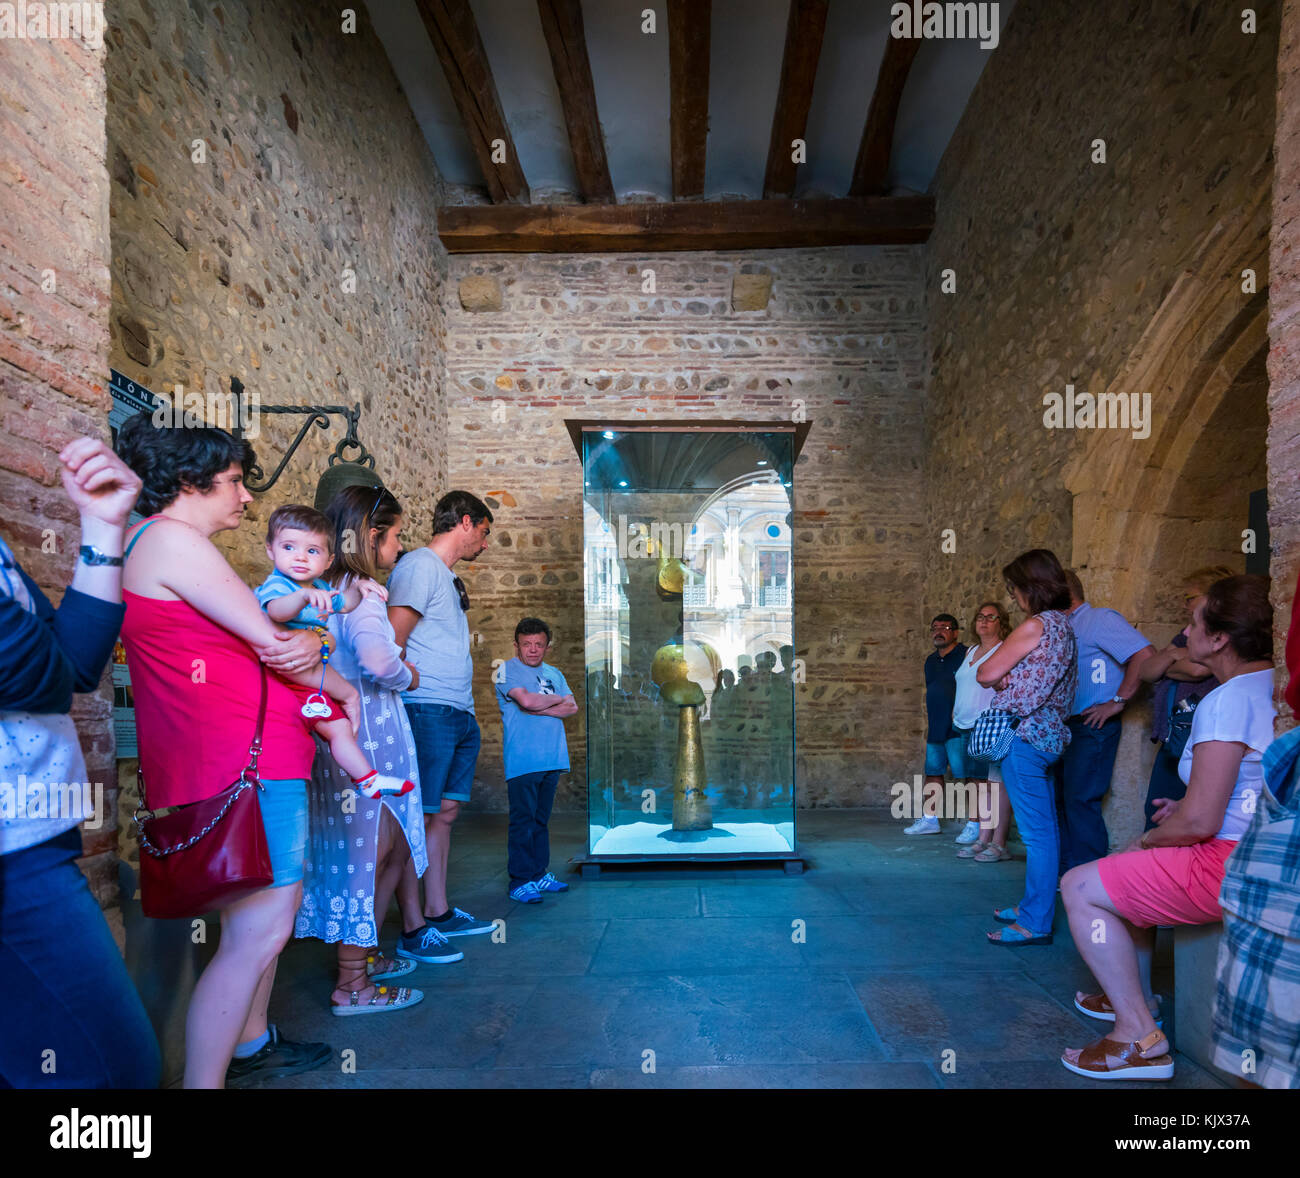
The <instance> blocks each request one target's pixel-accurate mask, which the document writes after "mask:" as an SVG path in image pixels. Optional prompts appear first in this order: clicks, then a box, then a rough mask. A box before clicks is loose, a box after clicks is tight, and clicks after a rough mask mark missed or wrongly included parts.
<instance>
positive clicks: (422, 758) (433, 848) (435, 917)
mask: <svg viewBox="0 0 1300 1178" xmlns="http://www.w3.org/2000/svg"><path fill="white" fill-rule="evenodd" d="M491 524H492V513H491V512H490V511H489V510H488V509H487V507H486V505H485V504H484V503H483V502H482V501H481V500H479V499H478V498H476V497H475V496H473V495H471V494H470V493H469V492H468V491H449V492H448V493H447V494H446V495H444V496H443V497H442V498H441V499H439V500H438V503H437V505H436V506H435V507H434V509H433V539H432V540H430V541H429V543H428V544H427V545H425V547H423V548H418V549H416V550H415V551H414V552H408V553H407V554H406V555H405V556H403V557H402V559H401V560H399V561H398V562H397V567H396V568H394V569H393V573H392V576H390V577H389V579H388V620H389V621H390V622H391V623H392V625H393V631H394V634H395V636H396V641H397V644H398V645H399V646H405V647H406V661H407V662H408V663H410V664H411V665H412V667H413V668H414V669H415V672H416V678H415V679H414V680H413V681H412V684H411V686H410V688H408V689H407V690H406V691H405V692H404V693H403V695H402V701H403V703H404V704H405V706H406V714H407V718H408V719H409V720H410V723H411V734H412V736H414V738H415V751H416V758H417V760H418V762H419V766H420V792H421V796H422V798H423V802H424V830H425V837H426V842H427V844H428V848H429V869H428V871H427V872H425V875H424V881H425V882H424V915H425V918H426V920H427V921H428V923H427V924H426V925H425V926H424V927H423V928H419V929H407V928H403V929H402V937H401V940H399V941H398V944H397V953H398V956H399V957H406V958H409V959H411V960H414V961H425V962H434V963H443V962H449V961H459V960H460V958H461V957H462V956H463V954H462V953H460V952H459V951H455V950H451V949H450V947H449V946H448V943H447V940H446V938H447V937H463V936H472V935H474V934H478V933H486V932H490V931H491V929H492V922H491V921H487V920H476V919H475V918H474V917H473V916H471V915H470V914H469V913H468V912H465V911H464V910H463V909H460V908H454V907H452V905H451V904H450V903H449V902H448V900H447V857H448V854H449V852H450V850H451V828H452V824H453V823H454V822H455V821H456V816H457V813H458V812H459V810H460V804H461V802H468V801H469V795H470V787H471V786H472V785H473V784H474V767H475V765H476V764H477V762H478V751H479V727H478V721H477V720H476V719H475V716H474V682H473V681H474V660H473V658H472V657H471V655H470V635H469V621H468V619H467V618H466V616H465V615H466V611H467V610H468V609H469V594H468V593H467V592H466V590H465V586H464V584H463V583H462V581H461V579H460V578H459V577H458V576H456V575H455V574H454V573H453V572H452V568H453V567H454V566H455V564H456V563H457V562H458V561H462V560H464V561H473V560H477V559H478V557H479V556H480V555H481V554H482V553H483V550H484V549H486V548H487V545H488V536H489V534H490V533H491V531H492V527H491ZM413 883H414V875H413V873H411V872H408V878H406V879H404V880H403V885H402V886H403V888H407V887H411V886H412V885H413ZM415 886H418V885H415Z"/></svg>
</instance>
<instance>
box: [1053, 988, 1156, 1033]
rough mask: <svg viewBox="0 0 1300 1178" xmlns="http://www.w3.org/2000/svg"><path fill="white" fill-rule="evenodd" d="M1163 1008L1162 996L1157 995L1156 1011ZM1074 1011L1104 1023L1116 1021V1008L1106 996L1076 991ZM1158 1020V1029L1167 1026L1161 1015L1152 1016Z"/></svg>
mask: <svg viewBox="0 0 1300 1178" xmlns="http://www.w3.org/2000/svg"><path fill="white" fill-rule="evenodd" d="M1160 1006H1161V1000H1160V995H1159V994H1157V995H1156V1010H1159V1009H1160ZM1074 1009H1075V1010H1077V1011H1078V1012H1079V1013H1080V1014H1086V1015H1087V1016H1088V1017H1089V1018H1095V1019H1100V1020H1101V1021H1102V1022H1103V1023H1113V1022H1114V1021H1115V1008H1114V1007H1113V1006H1112V1005H1111V1004H1110V999H1109V998H1107V997H1106V995H1105V994H1084V993H1083V992H1082V991H1079V990H1076V991H1075V994H1074ZM1151 1017H1152V1018H1154V1019H1155V1020H1156V1026H1157V1027H1163V1026H1164V1025H1165V1021H1164V1019H1162V1018H1161V1017H1160V1016H1159V1014H1152V1016H1151Z"/></svg>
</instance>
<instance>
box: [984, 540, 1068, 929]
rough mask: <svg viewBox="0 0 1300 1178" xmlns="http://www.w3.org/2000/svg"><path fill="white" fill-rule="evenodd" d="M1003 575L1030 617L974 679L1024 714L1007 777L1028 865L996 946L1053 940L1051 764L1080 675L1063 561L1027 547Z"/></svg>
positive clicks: (1004, 911)
mask: <svg viewBox="0 0 1300 1178" xmlns="http://www.w3.org/2000/svg"><path fill="white" fill-rule="evenodd" d="M1002 576H1003V577H1004V578H1005V579H1006V586H1007V592H1008V593H1010V594H1011V596H1012V597H1014V598H1015V601H1016V604H1017V605H1018V606H1019V607H1020V608H1021V609H1022V610H1023V611H1024V612H1025V613H1027V614H1028V615H1029V617H1027V618H1026V619H1025V620H1024V621H1023V622H1021V623H1020V625H1019V626H1017V627H1016V628H1015V629H1014V630H1012V631H1011V634H1010V635H1009V636H1008V637H1007V639H1006V640H1005V641H1004V642H1003V643H1002V645H1001V646H1000V647H998V649H997V650H996V651H995V652H994V653H993V654H992V655H990V656H989V657H988V659H987V660H986V661H985V662H984V663H982V664H981V666H980V668H979V671H978V673H977V676H976V678H977V680H978V682H979V683H980V685H981V686H982V687H993V688H996V690H997V691H998V695H997V696H996V697H995V699H994V701H993V703H992V705H991V706H992V707H994V708H997V709H998V710H999V711H1005V712H1010V713H1011V714H1012V715H1014V716H1016V717H1019V720H1018V723H1017V726H1016V730H1015V735H1014V736H1013V738H1012V741H1011V750H1010V752H1008V753H1007V755H1006V758H1005V759H1004V760H1003V762H1002V781H1003V785H1004V787H1005V788H1006V791H1007V795H1008V797H1009V798H1010V799H1011V805H1012V808H1013V809H1014V810H1015V813H1016V822H1017V824H1018V825H1019V827H1020V837H1021V839H1022V840H1023V841H1024V844H1025V849H1026V851H1027V852H1028V864H1027V866H1026V869H1025V894H1024V897H1023V898H1022V899H1021V901H1020V903H1019V904H1018V905H1015V906H1014V907H1011V908H999V909H997V910H996V911H995V912H994V913H993V915H994V918H995V919H997V920H999V921H1001V922H1002V923H1003V924H1005V925H1007V926H1008V927H1007V928H1005V929H1001V930H1000V931H998V932H992V933H989V934H988V938H989V943H990V944H992V945H1006V946H1019V945H1050V944H1051V942H1052V921H1053V919H1054V918H1055V916H1056V879H1057V871H1058V869H1059V866H1060V849H1059V834H1058V832H1057V826H1056V786H1055V782H1054V780H1053V775H1052V766H1053V765H1054V764H1056V762H1057V761H1059V760H1060V759H1061V754H1062V753H1064V752H1065V746H1066V745H1067V744H1069V743H1070V730H1069V729H1068V728H1067V727H1066V724H1065V717H1066V715H1067V714H1068V713H1069V710H1070V704H1071V701H1072V700H1073V698H1074V689H1075V679H1076V674H1075V664H1076V654H1075V643H1074V631H1073V630H1072V629H1071V627H1070V621H1069V618H1068V616H1067V613H1066V611H1068V610H1069V608H1070V590H1069V587H1068V586H1067V585H1066V582H1065V570H1064V569H1062V568H1061V562H1060V561H1059V560H1057V559H1056V556H1055V554H1054V553H1052V552H1049V551H1048V550H1047V549H1046V548H1035V549H1032V550H1031V551H1029V552H1025V553H1022V554H1021V555H1020V556H1018V557H1016V559H1015V560H1013V561H1012V562H1011V563H1010V564H1009V565H1007V566H1006V568H1004V569H1003V570H1002Z"/></svg>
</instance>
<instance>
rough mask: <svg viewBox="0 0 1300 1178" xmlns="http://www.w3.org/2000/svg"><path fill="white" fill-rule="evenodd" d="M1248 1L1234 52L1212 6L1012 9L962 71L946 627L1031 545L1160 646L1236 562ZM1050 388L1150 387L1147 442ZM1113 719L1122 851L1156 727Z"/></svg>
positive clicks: (949, 357) (936, 248)
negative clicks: (1072, 423)
mask: <svg viewBox="0 0 1300 1178" xmlns="http://www.w3.org/2000/svg"><path fill="white" fill-rule="evenodd" d="M1255 8H1256V11H1257V14H1258V18H1259V29H1258V31H1257V32H1255V33H1253V34H1248V33H1244V32H1243V31H1242V28H1241V17H1240V13H1239V12H1237V11H1236V10H1227V9H1224V8H1223V7H1222V6H1212V5H1195V6H1190V5H1173V4H1169V5H1142V6H1133V5H1130V4H1128V3H1124V2H1122V0H1099V2H1098V3H1094V4H1088V5H1066V4H1050V5H1023V6H1018V7H1017V9H1016V11H1015V13H1014V14H1013V16H1012V18H1011V20H1010V22H1009V24H1008V27H1007V29H1006V30H1005V31H1004V33H1003V37H1002V44H1001V45H1000V46H999V48H998V50H997V52H996V53H995V54H994V55H993V57H992V59H991V60H990V62H989V64H988V66H987V68H986V69H985V71H984V73H983V74H982V75H981V77H980V81H979V83H978V84H977V86H976V88H975V90H974V92H973V94H972V96H971V100H970V103H969V105H968V107H967V109H966V112H965V114H964V115H963V117H962V121H961V123H960V124H959V126H958V128H957V131H956V133H955V135H954V137H953V139H952V142H951V143H950V145H949V147H948V150H947V152H946V154H945V155H944V158H943V161H942V163H941V165H940V168H939V172H938V175H937V177H936V180H935V183H934V186H933V192H934V195H935V197H936V202H937V222H936V227H935V231H934V234H933V235H932V237H931V239H930V242H929V243H928V246H927V254H926V258H927V269H926V283H927V292H928V298H929V307H930V320H929V333H930V336H929V339H930V361H931V373H930V401H929V406H928V410H927V414H926V421H927V425H928V427H929V434H928V437H927V440H926V473H927V479H926V485H927V490H928V494H929V499H928V505H927V508H928V523H929V535H928V537H927V542H928V550H929V556H928V558H927V560H926V565H927V570H928V574H927V586H928V596H929V597H930V598H931V599H932V600H934V601H942V602H944V603H946V604H947V605H948V607H949V608H951V609H952V610H953V612H955V613H959V614H962V615H963V616H965V615H967V614H969V612H970V610H971V607H973V606H974V605H975V604H976V603H977V602H978V601H979V599H980V598H981V597H983V596H985V595H989V594H993V595H997V596H1001V586H1002V582H1001V577H1000V574H999V569H1000V567H1001V565H1002V564H1004V563H1005V562H1006V561H1007V560H1009V559H1010V558H1012V557H1013V556H1014V555H1015V554H1016V553H1018V552H1020V551H1022V550H1024V549H1026V548H1029V547H1035V546H1040V545H1041V546H1046V547H1049V548H1052V549H1054V550H1055V551H1056V552H1057V554H1058V555H1059V556H1060V557H1061V558H1062V560H1063V561H1066V562H1067V563H1070V562H1072V563H1074V564H1075V566H1076V567H1078V568H1079V569H1080V572H1081V574H1082V576H1083V580H1084V583H1085V586H1086V587H1087V588H1088V591H1089V596H1090V598H1091V600H1092V601H1094V602H1095V603H1096V604H1104V605H1110V606H1113V607H1115V608H1118V609H1120V610H1122V611H1124V612H1125V613H1126V614H1127V616H1128V617H1129V618H1130V620H1131V621H1133V622H1134V624H1136V625H1138V626H1139V627H1140V628H1142V629H1143V630H1144V632H1146V633H1147V634H1148V636H1149V637H1150V638H1151V639H1152V640H1153V641H1155V642H1156V643H1157V644H1160V643H1163V642H1166V641H1168V639H1169V638H1170V636H1171V635H1172V634H1173V633H1174V632H1175V631H1176V629H1177V628H1179V627H1180V626H1181V625H1182V624H1183V623H1184V621H1185V618H1184V617H1183V615H1182V612H1181V602H1180V601H1179V599H1178V598H1177V590H1178V588H1179V586H1178V585H1177V579H1178V578H1179V577H1180V576H1181V575H1182V573H1183V572H1185V571H1187V570H1189V569H1190V568H1193V567H1195V566H1197V565H1201V564H1205V563H1208V562H1209V561H1210V560H1223V559H1225V558H1231V560H1235V561H1236V562H1237V564H1238V567H1244V557H1243V556H1242V555H1241V552H1240V543H1241V541H1240V535H1241V530H1242V529H1244V528H1245V527H1246V503H1245V500H1244V496H1245V493H1246V492H1247V491H1248V490H1250V489H1255V488H1259V487H1263V486H1264V480H1265V475H1264V466H1263V461H1262V459H1263V445H1264V411H1263V405H1262V399H1263V396H1264V384H1263V381H1262V379H1261V378H1262V369H1261V362H1262V358H1263V349H1264V347H1265V346H1266V341H1265V337H1264V330H1263V328H1264V322H1265V315H1266V311H1267V288H1268V246H1267V243H1268V228H1269V207H1268V206H1269V192H1270V182H1271V179H1272V161H1271V157H1270V151H1271V146H1272V139H1273V89H1274V57H1275V51H1276V45H1277V6H1276V5H1274V4H1261V5H1256V6H1255ZM1099 139H1100V140H1104V141H1105V160H1106V162H1104V163H1101V162H1096V163H1094V162H1092V161H1093V156H1094V153H1095V152H1096V146H1095V144H1094V141H1095V140H1099ZM1246 269H1252V270H1253V271H1254V272H1255V273H1254V285H1255V290H1254V292H1251V291H1249V290H1245V289H1243V285H1249V284H1248V283H1247V282H1245V281H1244V280H1243V277H1242V271H1243V270H1246ZM946 270H951V271H953V272H954V276H955V280H956V292H955V293H952V294H945V293H941V284H942V281H943V278H944V271H946ZM1067 385H1073V386H1074V388H1075V392H1076V394H1078V393H1084V392H1087V393H1089V394H1092V395H1093V396H1096V395H1098V394H1117V393H1121V392H1122V393H1126V394H1138V395H1139V396H1141V395H1144V394H1149V395H1150V398H1151V401H1150V404H1151V423H1150V435H1149V437H1146V438H1137V437H1135V436H1134V432H1135V431H1134V430H1133V429H1132V428H1130V429H1110V428H1108V429H1094V430H1078V429H1076V430H1069V429H1049V428H1046V427H1045V423H1044V413H1045V405H1044V400H1043V398H1044V395H1045V394H1048V393H1058V394H1061V395H1062V396H1064V395H1065V393H1066V389H1067ZM1132 404H1133V403H1132V402H1131V401H1130V402H1129V406H1130V408H1132ZM1138 404H1139V406H1140V404H1141V402H1139V403H1138ZM1130 424H1131V423H1130ZM1138 432H1142V431H1138ZM1277 477H1278V471H1277V470H1274V471H1273V478H1274V479H1276V478H1277ZM944 528H952V529H953V530H954V531H955V532H956V551H955V552H954V553H952V554H944V553H943V552H941V548H940V543H941V541H940V535H941V530H942V529H944ZM1234 538H1235V540H1236V545H1235V551H1234V544H1233V541H1234ZM1129 712H1130V715H1129V717H1128V720H1127V721H1126V733H1125V744H1124V746H1123V750H1122V752H1121V758H1120V763H1119V765H1118V767H1117V769H1116V774H1115V778H1114V785H1113V793H1112V795H1111V801H1110V804H1109V805H1110V810H1109V820H1110V826H1111V833H1112V838H1113V839H1114V840H1116V841H1122V840H1124V839H1126V837H1127V835H1128V834H1129V833H1131V831H1132V829H1133V825H1134V819H1135V816H1136V809H1137V807H1138V805H1139V804H1140V799H1141V796H1142V795H1143V794H1144V792H1145V783H1146V774H1147V765H1148V764H1149V749H1150V746H1149V744H1148V742H1146V741H1145V740H1144V739H1143V737H1142V732H1141V729H1142V727H1143V725H1144V724H1145V723H1146V722H1147V720H1148V718H1149V713H1148V711H1147V710H1146V709H1145V708H1144V707H1142V706H1138V707H1134V708H1130V709H1129ZM1138 825H1139V827H1140V821H1139V823H1138Z"/></svg>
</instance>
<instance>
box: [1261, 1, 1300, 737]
mask: <svg viewBox="0 0 1300 1178" xmlns="http://www.w3.org/2000/svg"><path fill="white" fill-rule="evenodd" d="M1273 151H1274V160H1275V162H1274V166H1275V168H1276V184H1275V185H1274V189H1273V208H1272V213H1273V233H1272V238H1271V241H1270V247H1269V258H1270V262H1271V265H1272V271H1273V280H1272V287H1271V291H1270V293H1271V295H1272V297H1271V299H1270V302H1269V324H1268V335H1269V355H1268V376H1269V397H1268V409H1269V430H1268V463H1269V487H1268V494H1269V528H1270V530H1271V532H1272V540H1273V578H1274V579H1273V609H1274V611H1275V617H1276V620H1277V634H1278V641H1277V649H1276V654H1277V661H1278V664H1279V666H1280V665H1281V663H1282V658H1281V656H1282V651H1283V643H1284V640H1285V635H1286V631H1287V629H1288V628H1289V625H1290V621H1291V602H1292V599H1293V597H1294V594H1295V591H1296V574H1297V572H1298V571H1300V483H1298V482H1297V479H1296V472H1297V471H1300V218H1298V214H1300V3H1297V0H1286V4H1285V5H1284V7H1283V10H1282V31H1281V36H1280V41H1279V46H1278V59H1277V137H1276V140H1275V143H1274V148H1273ZM1279 679H1280V680H1284V679H1285V676H1280V677H1279ZM1282 711H1283V713H1284V715H1283V717H1282V719H1283V726H1284V727H1290V726H1291V724H1292V723H1293V721H1292V718H1291V716H1290V714H1289V709H1288V708H1285V707H1283V709H1282Z"/></svg>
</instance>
